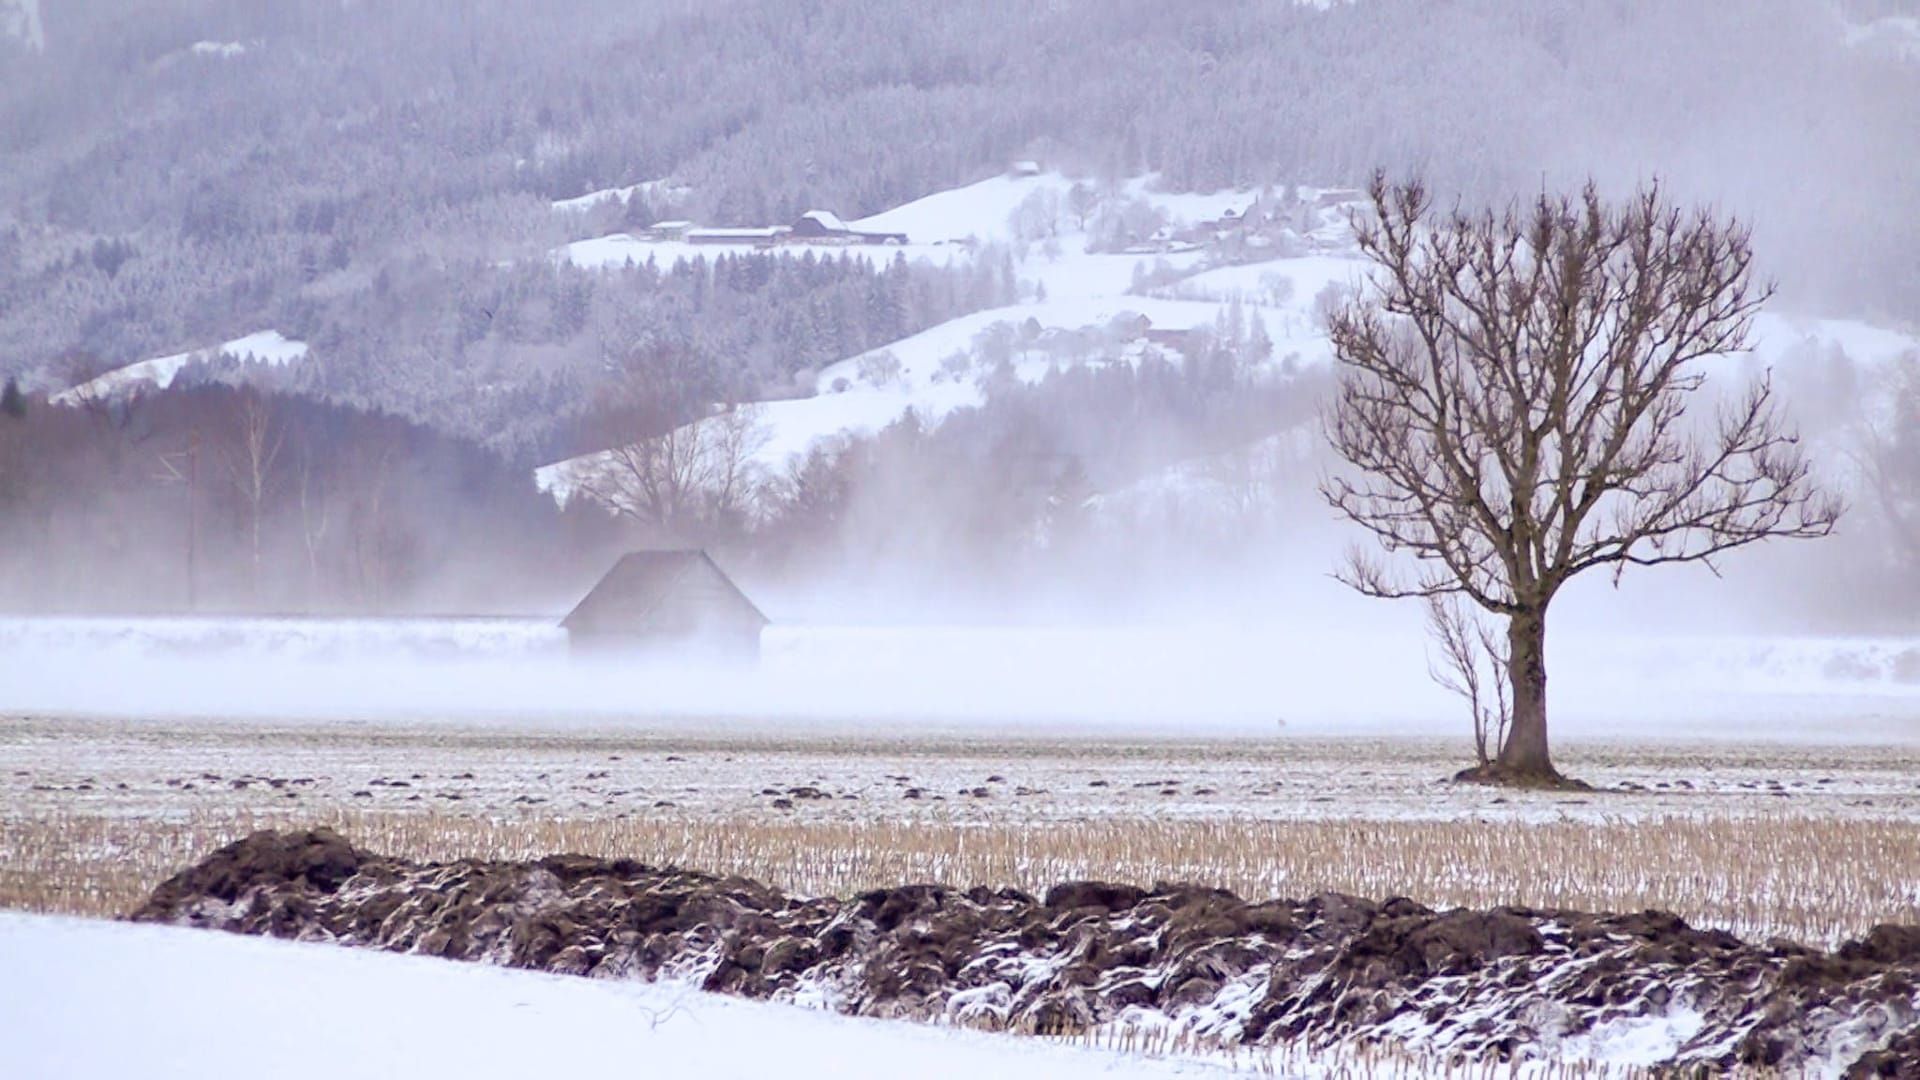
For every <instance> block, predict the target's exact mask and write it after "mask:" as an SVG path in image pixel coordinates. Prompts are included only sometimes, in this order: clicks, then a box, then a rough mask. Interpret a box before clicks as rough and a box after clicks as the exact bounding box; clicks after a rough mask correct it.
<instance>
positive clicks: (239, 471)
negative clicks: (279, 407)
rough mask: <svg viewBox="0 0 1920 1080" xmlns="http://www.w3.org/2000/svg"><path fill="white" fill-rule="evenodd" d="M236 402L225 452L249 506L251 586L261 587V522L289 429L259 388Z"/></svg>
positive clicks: (246, 391) (230, 476) (230, 474)
mask: <svg viewBox="0 0 1920 1080" xmlns="http://www.w3.org/2000/svg"><path fill="white" fill-rule="evenodd" d="M238 395H239V396H238V400H237V401H236V402H235V405H234V424H235V431H234V441H233V446H232V449H231V450H229V451H228V453H227V455H226V461H227V478H228V479H229V480H231V481H232V482H233V489H234V491H235V492H236V493H237V494H238V495H239V496H240V501H241V503H243V504H244V505H245V507H246V512H247V531H248V538H249V549H248V550H249V552H250V559H251V561H250V562H249V564H248V565H249V567H250V571H249V577H248V579H247V580H248V582H249V587H250V589H251V590H252V591H253V592H254V593H255V594H256V596H257V594H258V592H259V589H260V525H261V521H262V520H263V518H264V517H265V508H266V502H267V496H268V495H269V493H270V492H271V491H272V490H273V487H274V485H275V483H276V482H277V480H278V477H277V474H276V473H275V472H274V465H275V463H276V462H278V461H279V459H280V448H281V445H282V444H283V443H284V442H285V440H286V431H285V430H284V428H283V426H282V425H281V424H280V422H279V421H278V419H277V418H276V417H275V416H274V409H273V402H272V401H271V400H270V399H269V398H268V397H267V396H266V395H265V394H262V393H260V392H259V391H257V390H253V389H250V388H249V389H242V390H240V391H239V392H238Z"/></svg>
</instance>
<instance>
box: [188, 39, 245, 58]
mask: <svg viewBox="0 0 1920 1080" xmlns="http://www.w3.org/2000/svg"><path fill="white" fill-rule="evenodd" d="M190 49H191V51H192V52H193V54H194V55H195V56H214V57H219V58H221V59H227V58H230V57H235V56H239V55H241V54H243V53H245V52H246V51H247V47H246V46H245V45H243V44H241V43H240V42H238V41H196V42H194V43H193V45H192V46H190Z"/></svg>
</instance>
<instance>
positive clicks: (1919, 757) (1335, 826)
mask: <svg viewBox="0 0 1920 1080" xmlns="http://www.w3.org/2000/svg"><path fill="white" fill-rule="evenodd" d="M1463 753H1465V749H1464V747H1463V745H1462V741H1461V740H1443V739H1434V738H1408V737H1399V738H1388V737H1382V738H1339V737H1324V736H1322V737H1292V738H1283V737H1274V738H1267V739H1261V740H1247V739H1235V740H1227V739H1180V738H1173V737H1164V736H1152V735H1140V734H1130V735H1118V734H1104V735H1103V734H1098V733H1084V734H1078V735H1075V736H1072V737H1060V736H1046V735H1033V736H1023V735H1020V734H1017V733H1008V732H1004V731H1003V732H999V733H993V734H981V735H975V736H965V735H959V734H953V733H947V734H929V735H901V734H898V733H891V732H884V731H880V730H870V731H864V732H863V731H857V730H841V731H829V730H826V729H823V728H817V727H814V728H809V727H799V728H794V727H791V726H787V727H781V726H777V725H754V724H751V723H745V722H741V723H731V724H721V725H699V726H695V725H692V724H689V723H657V724H652V725H641V724H637V723H628V724H620V725H609V726H607V727H605V728H594V729H582V728H569V729H567V730H564V731H556V730H550V729H543V728H541V727H539V726H536V725H532V724H526V725H514V724H500V723H494V724H488V725H460V724H448V723H437V724H425V723H422V724H417V725H408V724H380V725H356V724H341V723H337V722H332V723H318V722H316V723H295V722H279V723H243V722H238V721H221V722H215V723H195V722H190V721H149V722H138V721H128V720H123V719H92V720H89V719H74V718H67V719H48V718H31V717H14V718H10V719H8V720H6V721H5V723H4V724H0V805H4V806H5V807H6V808H7V813H6V814H5V816H4V819H3V820H0V907H11V908H24V909H29V910H36V911H48V912H66V913H76V914H92V915H113V914H119V913H123V912H125V911H127V910H129V909H130V908H132V907H133V906H135V905H136V904H137V903H138V902H139V900H140V899H141V898H143V897H144V896H145V895H146V893H147V892H148V891H149V890H151V889H152V887H153V886H154V885H155V884H157V883H158V882H159V881H161V880H163V879H164V878H165V877H167V876H168V875H170V874H171V873H173V872H174V871H176V870H177V869H179V868H181V867H183V866H185V865H186V864H188V863H189V862H191V861H193V860H195V859H197V858H199V857H201V856H203V855H205V854H206V853H207V852H209V851H211V850H212V849H214V848H216V847H218V846H220V845H221V844H224V843H226V842H228V841H230V840H233V839H236V838H238V837H240V836H242V835H245V834H246V833H248V832H250V831H252V830H255V829H259V828H267V827H288V826H299V827H305V826H312V825H328V826H332V827H334V828H337V829H339V830H341V831H342V832H344V833H345V834H347V835H348V836H349V837H350V838H352V839H353V840H354V841H355V842H357V843H359V844H361V845H363V846H367V847H370V848H372V849H375V850H379V851H382V852H387V853H391V854H395V855H402V856H408V857H415V858H433V859H450V858H460V857H479V858H498V859H509V858H522V857H529V856H541V855H547V854H552V853H555V852H561V851H573V852H581V853H585V854H593V855H602V856H626V857H633V858H638V859H641V860H643V861H648V862H654V863H671V864H677V865H683V866H687V867H693V868H698V869H702V870H707V871H712V872H718V873H738V874H743V875H746V876H750V877H754V878H758V879H761V880H764V881H767V882H769V883H772V884H775V885H777V886H779V887H781V888H783V889H787V890H790V891H793V892H798V893H816V894H825V893H834V894H847V893H851V892H856V891H859V890H862V889H866V888H873V887H881V886H893V885H898V884H901V883H903V882H909V881H943V882H947V883H951V884H959V885H972V884H991V885H1016V886H1020V887H1023V888H1026V889H1028V890H1042V889H1044V888H1045V887H1046V886H1047V885H1049V884H1052V883H1055V882H1058V881H1062V880H1071V879H1080V878H1103V879H1111V880H1122V881H1131V882H1139V883H1143V884H1147V883H1151V882H1154V881H1159V880H1188V881H1195V882H1200V883H1204V884H1209V885H1217V886H1222V887H1225V888H1228V889H1232V890H1234V891H1235V892H1237V893H1240V894H1241V895H1243V896H1248V897H1267V896H1296V897H1297V896H1306V895H1310V894H1313V893H1318V892H1322V891H1339V892H1346V893H1352V894H1356V895H1362V896H1369V897H1374V898H1383V897H1387V896H1394V895H1404V896H1410V897H1412V898H1414V899H1416V900H1419V901H1421V902H1423V903H1426V904H1429V905H1435V906H1445V905H1454V904H1460V905H1481V906H1484V905H1494V904H1511V903H1519V904H1527V905H1534V906H1548V907H1557V906H1565V907H1576V908H1582V909H1588V910H1626V911H1633V910H1640V909H1644V908H1649V907H1660V908H1667V909H1671V910H1674V911H1677V912H1679V913H1680V914H1681V915H1683V916H1685V917H1686V918H1688V919H1690V920H1692V921H1695V922H1696V923H1699V924H1702V925H1709V926H1719V927H1724V928H1726V929H1729V930H1732V931H1734V932H1736V933H1738V934H1740V935H1742V936H1744V937H1749V938H1766V937H1772V936H1783V937H1789V938H1794V939H1798V940H1803V941H1807V942H1812V943H1821V944H1831V943H1833V942H1835V941H1838V940H1840V939H1843V938H1845V937H1849V936H1855V935H1858V934H1860V933H1862V932H1864V931H1865V930H1866V929H1867V928H1868V927H1870V926H1872V925H1874V924H1875V923H1880V922H1889V921H1897V922H1920V748H1914V747H1889V746H1863V745H1855V746H1831V747H1828V746H1809V745H1777V744H1776V745H1767V744H1762V745H1758V746H1751V747H1736V746H1732V745H1729V744H1728V743H1726V742H1724V741H1719V742H1682V741H1650V740H1641V741H1637V742H1602V741H1587V742H1574V743H1569V744H1567V745H1565V746H1564V747H1563V749H1562V754H1563V764H1564V767H1565V768H1566V769H1567V770H1568V771H1569V772H1571V773H1574V774H1576V775H1578V776H1580V777H1582V778H1584V779H1586V780H1588V781H1590V782H1592V783H1594V784H1595V785H1596V786H1598V787H1600V788H1602V789H1603V790H1599V791H1596V792H1593V793H1590V794H1585V793H1583V794H1565V793H1518V792H1501V791H1495V790H1490V789H1484V788H1477V787H1467V786H1459V785H1453V784H1449V783H1446V782H1445V781H1444V777H1446V776H1447V775H1448V774H1449V773H1450V772H1451V771H1452V770H1454V769H1456V768H1458V767H1459V766H1460V765H1461V764H1462V754H1463Z"/></svg>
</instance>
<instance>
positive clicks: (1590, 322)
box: [1322, 176, 1841, 783]
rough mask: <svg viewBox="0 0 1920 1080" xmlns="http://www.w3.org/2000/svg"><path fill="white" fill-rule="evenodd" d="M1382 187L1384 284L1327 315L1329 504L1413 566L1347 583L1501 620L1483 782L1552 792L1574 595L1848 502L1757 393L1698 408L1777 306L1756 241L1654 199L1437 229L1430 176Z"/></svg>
mask: <svg viewBox="0 0 1920 1080" xmlns="http://www.w3.org/2000/svg"><path fill="white" fill-rule="evenodd" d="M1371 194H1372V201H1373V207H1372V209H1373V212H1372V213H1371V214H1368V215H1363V216H1356V218H1355V222H1354V227H1355V231H1356V233H1357V234H1358V241H1359V245H1360V249H1361V251H1362V252H1364V253H1365V254H1366V256H1367V257H1368V258H1369V259H1371V260H1372V261H1373V263H1374V264H1375V266H1376V272H1375V274H1374V277H1373V280H1372V282H1371V283H1370V284H1369V286H1368V288H1367V290H1366V291H1364V292H1363V293H1362V294H1361V295H1360V296H1358V297H1355V298H1354V299H1353V300H1351V301H1350V302H1348V303H1346V304H1345V305H1343V306H1342V307H1340V308H1339V309H1338V310H1337V311H1335V312H1334V313H1333V314H1332V317H1331V318H1330V320H1329V334H1330V336H1331V337H1332V340H1333V346H1334V352H1335V355H1336V357H1337V358H1338V361H1339V369H1340V385H1339V388H1338V390H1337V391H1336V394H1335V399H1334V402H1333V405H1332V407H1331V410H1330V412H1329V414H1328V416H1327V419H1326V428H1327V434H1328V438H1329V439H1330V441H1331V442H1332V444H1333V448H1334V450H1335V451H1336V452H1338V453H1339V454H1340V456H1341V457H1343V458H1344V459H1345V460H1346V461H1347V462H1348V463H1349V464H1350V465H1351V466H1352V469H1351V470H1350V471H1349V472H1347V473H1346V474H1345V475H1340V476H1332V477H1329V478H1328V479H1326V480H1325V481H1323V483H1322V494H1323V495H1324V496H1325V497H1326V499H1327V500H1328V502H1329V503H1331V504H1332V505H1333V507H1334V508H1335V509H1336V510H1338V511H1339V512H1341V513H1342V514H1343V515H1345V516H1346V517H1347V518H1349V519H1351V520H1352V521H1354V522H1356V523H1357V524H1359V525H1361V526H1363V527H1364V528H1366V529H1367V530H1368V531H1370V532H1371V533H1373V535H1374V537H1375V539H1376V540H1377V541H1378V542H1379V545H1380V547H1381V548H1382V549H1384V551H1386V552H1387V553H1407V554H1410V555H1412V556H1413V559H1414V563H1415V567H1416V568H1417V569H1416V572H1415V573H1413V574H1411V575H1401V574H1396V573H1394V572H1393V571H1392V570H1390V569H1389V567H1388V566H1387V565H1386V564H1385V562H1384V561H1383V560H1382V559H1380V557H1379V556H1378V555H1377V554H1374V553H1370V552H1368V551H1366V550H1364V549H1361V548H1359V547H1356V548H1355V549H1354V550H1353V552H1352V553H1351V555H1350V558H1349V560H1348V563H1347V565H1346V567H1345V568H1344V570H1343V572H1342V574H1341V577H1342V579H1343V580H1344V581H1346V582H1347V583H1348V584H1349V585H1351V586H1352V587H1354V588H1355V589H1357V590H1359V591H1360V592H1362V593H1364V594H1366V595H1369V596H1376V597H1390V598H1391V597H1424V598H1433V597H1448V596H1456V595H1457V596H1461V597H1464V598H1466V599H1467V600H1471V601H1472V602H1473V603H1475V604H1477V605H1479V606H1480V607H1481V608H1483V609H1485V610H1486V611H1487V612H1489V613H1491V614H1493V615H1494V616H1497V617H1502V618H1505V619H1506V620H1507V633H1506V648H1505V650H1504V652H1503V654H1502V655H1501V657H1500V661H1501V665H1502V666H1504V668H1505V669H1506V672H1505V674H1506V681H1507V688H1508V693H1509V694H1510V696H1511V701H1510V707H1511V711H1512V719H1511V727H1510V729H1509V730H1508V733H1507V738H1506V740H1505V742H1504V745H1502V746H1501V747H1500V750H1499V753H1498V755H1497V756H1496V757H1495V760H1494V761H1493V762H1492V764H1491V765H1489V766H1487V767H1485V768H1484V769H1481V770H1477V772H1476V775H1477V776H1478V777H1480V778H1484V779H1498V780H1505V781H1515V782H1536V783H1537V782H1553V781H1556V780H1558V773H1557V772H1556V771H1555V770H1554V767H1553V762H1552V758H1551V756H1550V754H1549V749H1548V741H1547V698H1546V691H1547V668H1546V631H1547V608H1548V605H1549V604H1551V603H1552V601H1553V598H1554V596H1555V594H1557V593H1558V592H1559V590H1560V588H1561V586H1563V585H1565V584H1566V583H1567V581H1568V580H1569V579H1571V578H1572V577H1574V576H1575V575H1577V574H1580V573H1582V572H1585V571H1588V570H1593V569H1597V568H1604V569H1609V570H1611V571H1613V573H1614V575H1615V580H1616V581H1617V580H1618V577H1619V575H1620V574H1621V573H1622V572H1623V571H1624V570H1625V569H1626V568H1627V567H1628V566H1652V565H1657V564H1660V563H1676V562H1701V561H1704V562H1706V563H1707V564H1708V565H1709V566H1711V565H1713V559H1714V557H1715V556H1718V555H1720V554H1722V553H1724V552H1727V551H1730V550H1733V549H1735V548H1739V547H1743V546H1745V545H1748V544H1752V543H1755V542H1757V541H1760V540H1764V539H1766V538H1768V537H1779V536H1785V537H1819V536H1825V535H1827V534H1828V533H1829V532H1831V531H1832V528H1833V524H1834V521H1835V520H1836V519H1837V518H1838V516H1839V514H1840V512H1841V506H1840V504H1839V502H1838V501H1837V500H1836V499H1833V498H1831V497H1829V496H1827V495H1824V494H1822V493H1821V492H1820V491H1819V490H1817V486H1816V485H1815V484H1814V483H1813V481H1812V479H1811V476H1810V469H1809V465H1808V462H1807V459H1806V457H1805V455H1804V453H1803V452H1802V451H1801V449H1800V447H1799V445H1798V439H1797V436H1796V435H1795V434H1793V433H1792V432H1791V431H1790V430H1789V429H1788V428H1787V426H1786V425H1785V423H1784V421H1783V419H1782V418H1781V416H1780V414H1779V412H1778V410H1777V408H1776V405H1775V402H1774V399H1773V395H1772V388H1771V385H1770V384H1769V382H1768V381H1766V380H1765V379H1762V380H1760V381H1758V382H1756V383H1755V384H1754V385H1753V386H1751V387H1750V388H1748V390H1747V391H1746V392H1745V394H1744V395H1743V396H1740V397H1737V398H1729V399H1727V400H1726V401H1725V402H1723V403H1722V405H1721V408H1720V410H1719V415H1718V417H1717V421H1716V422H1714V423H1700V422H1695V421H1694V418H1693V417H1692V416H1691V415H1690V414H1689V412H1688V408H1689V405H1690V404H1692V403H1693V402H1694V401H1695V400H1696V398H1699V397H1702V396H1703V395H1701V393H1700V391H1701V390H1702V388H1703V386H1704V385H1705V375H1704V372H1703V371H1702V367H1703V365H1702V363H1701V362H1702V361H1704V360H1707V359H1708V358H1710V357H1714V356H1718V355H1721V354H1726V353H1731V352H1737V351H1741V350H1744V349H1745V348H1746V347H1747V344H1748V338H1749V334H1750V332H1751V328H1752V324H1753V317H1754V314H1755V312H1757V311H1758V310H1759V308H1760V307H1761V305H1762V304H1763V303H1764V302H1765V301H1766V299H1767V298H1768V296H1769V295H1770V289H1768V288H1765V287H1760V288H1756V287H1754V286H1753V285H1752V284H1751V273H1750V272H1751V267H1752V261H1753V252H1752V245H1751V243H1750V239H1749V233H1748V230H1747V229H1746V228H1745V227H1744V226H1742V225H1740V224H1739V223H1737V222H1732V221H1723V220H1720V219H1717V218H1715V217H1714V216H1713V215H1712V214H1711V213H1709V212H1707V211H1704V210H1703V211H1696V212H1687V211H1683V210H1680V209H1678V208H1676V207H1674V206H1672V205H1670V204H1669V203H1668V202H1667V201H1666V200H1665V199H1664V198H1663V197H1662V196H1661V194H1660V192H1659V191H1658V189H1657V188H1649V189H1646V190H1643V191H1641V192H1639V193H1638V194H1636V195H1635V196H1634V197H1633V198H1632V199H1631V200H1629V201H1627V202H1626V203H1624V204H1620V205H1609V204H1606V203H1604V202H1603V201H1602V200H1601V199H1600V197H1599V195H1598V194H1597V193H1596V192H1595V190H1594V189H1593V187H1592V186H1591V185H1589V186H1588V188H1587V189H1586V190H1585V191H1584V192H1582V193H1581V194H1580V195H1578V196H1559V197H1549V196H1546V195H1544V194H1543V195H1542V196H1541V197H1540V198H1539V199H1538V200H1537V201H1535V202H1534V203H1532V204H1531V205H1527V206H1524V207H1523V206H1520V205H1517V204H1516V205H1513V206H1509V207H1508V208H1507V209H1506V210H1505V211H1504V212H1502V213H1494V212H1492V211H1485V212H1478V213H1470V212H1466V211H1463V210H1455V211H1454V212H1453V213H1451V214H1448V215H1444V216H1440V215H1434V214H1432V213H1430V209H1431V208H1430V205H1429V199H1428V194H1427V192H1426V190H1425V189H1424V187H1423V186H1422V185H1421V184H1419V183H1418V182H1412V183H1406V184H1400V185H1389V184H1388V183H1387V182H1386V181H1385V179H1384V178H1383V177H1381V176H1376V177H1375V178H1374V181H1373V185H1372V188H1371Z"/></svg>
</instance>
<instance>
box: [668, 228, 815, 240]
mask: <svg viewBox="0 0 1920 1080" xmlns="http://www.w3.org/2000/svg"><path fill="white" fill-rule="evenodd" d="M792 231H793V230H792V229H789V228H787V227H786V226H784V225H770V226H765V227H757V228H751V229H692V230H689V231H688V232H687V239H689V240H693V239H697V238H705V239H710V240H760V239H768V238H771V237H775V236H781V235H783V234H785V233H789V232H792Z"/></svg>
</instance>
